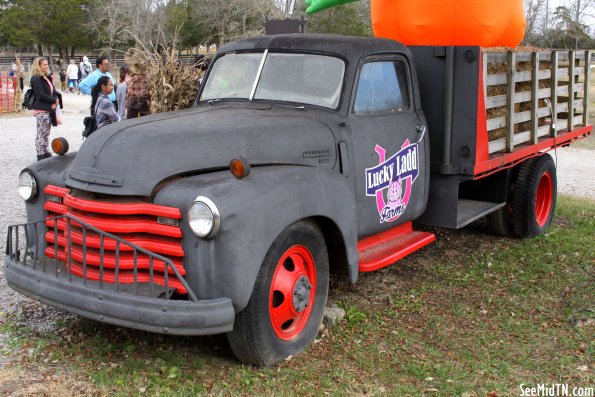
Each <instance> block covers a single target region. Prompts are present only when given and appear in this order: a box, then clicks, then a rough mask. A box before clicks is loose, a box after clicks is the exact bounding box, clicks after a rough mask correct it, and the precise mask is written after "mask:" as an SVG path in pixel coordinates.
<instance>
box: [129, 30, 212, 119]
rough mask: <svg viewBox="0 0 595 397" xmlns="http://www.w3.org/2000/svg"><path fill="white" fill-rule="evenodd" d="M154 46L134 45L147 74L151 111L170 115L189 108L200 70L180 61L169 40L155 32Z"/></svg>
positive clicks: (192, 101) (196, 89) (197, 86)
mask: <svg viewBox="0 0 595 397" xmlns="http://www.w3.org/2000/svg"><path fill="white" fill-rule="evenodd" d="M158 36H159V42H158V43H157V44H155V43H150V44H144V43H141V42H140V41H139V40H138V39H137V46H138V47H140V49H141V50H142V52H143V53H144V54H143V55H144V58H145V60H144V61H145V63H146V65H147V70H148V73H147V74H148V75H149V77H150V78H149V85H150V93H151V112H152V113H161V112H171V111H174V110H179V109H185V108H188V107H191V106H192V104H193V103H194V100H195V99H196V95H197V93H198V89H199V79H200V77H201V75H202V73H203V72H202V70H200V69H198V68H195V67H194V65H193V64H184V63H182V62H180V60H179V59H178V56H177V50H176V47H175V45H174V43H175V38H174V40H173V41H171V42H170V41H168V40H166V39H165V35H164V34H162V33H159V35H158Z"/></svg>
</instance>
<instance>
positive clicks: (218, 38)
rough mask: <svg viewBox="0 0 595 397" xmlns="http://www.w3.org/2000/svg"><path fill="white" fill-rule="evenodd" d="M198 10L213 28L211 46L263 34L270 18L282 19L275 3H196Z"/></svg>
mask: <svg viewBox="0 0 595 397" xmlns="http://www.w3.org/2000/svg"><path fill="white" fill-rule="evenodd" d="M194 4H195V10H196V12H197V13H198V16H199V17H200V19H201V20H202V21H203V23H204V24H206V26H209V27H210V34H211V36H212V37H211V38H210V40H208V41H209V42H212V43H215V44H217V45H221V44H223V43H225V42H227V41H230V40H235V39H238V38H242V37H250V36H254V35H258V34H262V33H263V31H264V23H265V21H266V19H267V18H275V17H278V16H279V15H280V14H279V9H278V8H277V7H276V5H275V4H274V1H272V0H194Z"/></svg>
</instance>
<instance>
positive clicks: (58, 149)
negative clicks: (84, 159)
mask: <svg viewBox="0 0 595 397" xmlns="http://www.w3.org/2000/svg"><path fill="white" fill-rule="evenodd" d="M68 149H69V145H68V141H67V140H66V138H62V137H60V138H56V139H54V140H53V141H52V150H53V151H54V153H56V154H57V155H60V156H63V155H64V154H65V153H68Z"/></svg>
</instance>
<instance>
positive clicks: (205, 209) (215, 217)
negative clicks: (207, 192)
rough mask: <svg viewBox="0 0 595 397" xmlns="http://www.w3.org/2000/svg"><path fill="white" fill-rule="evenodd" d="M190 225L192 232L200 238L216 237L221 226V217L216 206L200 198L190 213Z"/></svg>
mask: <svg viewBox="0 0 595 397" xmlns="http://www.w3.org/2000/svg"><path fill="white" fill-rule="evenodd" d="M188 223H189V224H190V228H191V229H192V232H193V233H194V234H196V235H197V236H198V237H200V238H204V239H211V238H213V237H215V235H216V234H217V232H218V231H219V227H220V226H221V216H220V215H219V210H218V209H217V207H216V206H215V204H214V203H213V202H212V201H211V200H209V199H208V198H206V197H203V196H199V197H197V198H196V199H195V200H194V203H192V206H190V210H189V211H188Z"/></svg>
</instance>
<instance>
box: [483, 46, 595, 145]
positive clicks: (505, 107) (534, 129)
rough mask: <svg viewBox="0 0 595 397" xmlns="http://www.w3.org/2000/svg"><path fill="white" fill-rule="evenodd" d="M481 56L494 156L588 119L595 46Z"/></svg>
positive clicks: (535, 141) (553, 135)
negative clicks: (588, 48) (579, 48)
mask: <svg viewBox="0 0 595 397" xmlns="http://www.w3.org/2000/svg"><path fill="white" fill-rule="evenodd" d="M482 55H483V81H484V87H483V88H484V95H485V104H486V111H487V130H488V139H489V153H490V155H491V154H493V153H497V152H502V151H504V152H508V153H510V152H513V151H514V150H515V147H517V146H519V145H522V144H536V143H538V142H539V139H540V138H542V137H555V136H556V133H557V132H565V131H572V130H573V129H576V128H577V127H583V126H586V125H588V124H589V78H590V67H589V66H590V60H591V58H592V55H593V51H576V52H575V51H542V52H516V51H508V52H484V53H483V54H482ZM511 65H514V66H513V67H511ZM494 72H495V73H494ZM552 114H554V115H555V117H553V118H552ZM552 119H553V120H552Z"/></svg>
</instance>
